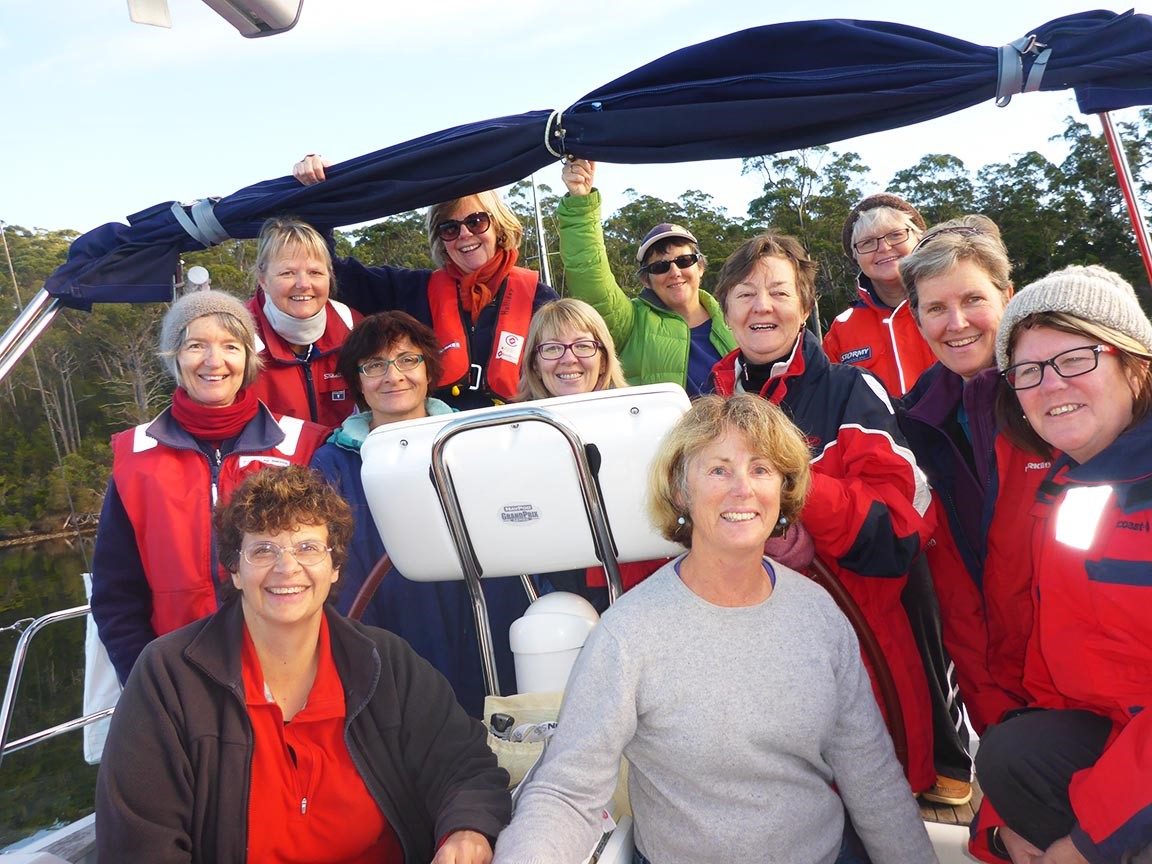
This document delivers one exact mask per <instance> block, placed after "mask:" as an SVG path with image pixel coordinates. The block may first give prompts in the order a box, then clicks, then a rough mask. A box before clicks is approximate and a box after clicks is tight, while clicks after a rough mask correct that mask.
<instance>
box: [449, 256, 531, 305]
mask: <svg viewBox="0 0 1152 864" xmlns="http://www.w3.org/2000/svg"><path fill="white" fill-rule="evenodd" d="M519 257H520V253H519V252H518V251H517V250H515V249H497V250H496V254H495V255H493V256H492V257H491V258H489V259H488V263H486V264H485V265H484V266H483V267H481V268H480V269H479V270H473V271H472V272H471V273H465V272H464V271H463V270H461V269H460V268H459V267H458V266H456V262H455V261H453V260H452V259H451V258H449V259H448V261H447V263H445V265H444V272H446V273H447V274H448V275H449V276H451V277H452V278H453V279H455V280H456V281H457V283H459V285H460V305H461V306H462V307H463V308H464V311H465V312H467V313H468V314H469V315H471V316H472V323H473V324H475V323H476V319H477V318H479V317H480V310H481V309H483V308H484V307H485V306H487V305H488V304H489V303H491V302H492V299H493V298H494V297H495V296H496V292H497V291H499V290H500V286H501V285H503V284H504V280H505V279H507V278H508V274H509V273H510V272H512V268H513V267H514V266H515V265H516V259H517V258H519Z"/></svg>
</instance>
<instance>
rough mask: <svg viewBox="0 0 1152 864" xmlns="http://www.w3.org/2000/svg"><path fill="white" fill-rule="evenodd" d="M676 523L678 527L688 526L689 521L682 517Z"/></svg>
mask: <svg viewBox="0 0 1152 864" xmlns="http://www.w3.org/2000/svg"><path fill="white" fill-rule="evenodd" d="M676 523H677V524H678V525H686V524H687V523H688V520H687V519H685V518H684V517H683V516H681V517H680V518H679V519H677V520H676Z"/></svg>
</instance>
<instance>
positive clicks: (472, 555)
mask: <svg viewBox="0 0 1152 864" xmlns="http://www.w3.org/2000/svg"><path fill="white" fill-rule="evenodd" d="M524 422H536V423H543V424H545V425H546V426H551V427H552V428H553V429H556V430H557V431H558V432H559V433H560V434H561V435H563V436H564V439H565V441H567V442H568V446H569V447H570V448H571V450H572V460H573V462H574V463H575V466H576V475H577V478H578V479H579V481H580V492H581V494H582V496H583V498H584V512H585V514H586V515H587V517H588V527H589V528H590V529H591V530H592V541H593V544H594V546H595V549H596V555H597V557H598V558H599V559H600V562H601V563H602V564H603V565H604V573H605V575H606V576H607V581H608V597H609V602H612V603H615V602H616V600H617V599H618V598H619V597H620V595H621V594H622V593H623V584H622V583H621V580H620V566H619V564H618V563H617V560H616V549H615V545H614V543H613V541H612V533H611V531H610V530H609V528H608V516H607V513H606V512H605V509H604V500H603V498H602V497H601V495H600V490H599V488H598V487H597V486H596V482H595V478H594V475H593V471H592V466H591V465H590V464H589V463H588V453H587V451H586V450H585V449H584V442H583V440H581V438H580V434H579V433H578V432H577V431H576V429H575V427H573V426H572V424H570V423H569V422H568V421H567V420H565V419H564V418H563V417H560V416H559V415H557V414H554V413H553V412H551V411H548V410H546V409H544V408H540V407H537V406H534V405H516V406H509V407H507V408H505V409H502V410H500V411H492V412H491V413H487V412H485V413H484V414H483V415H482V416H479V417H470V416H468V415H467V414H462V415H460V417H458V418H456V419H454V420H449V421H448V422H447V423H445V424H444V426H443V428H442V429H441V430H440V431H439V432H438V433H437V435H436V438H435V440H433V442H432V483H433V485H434V486H435V487H436V492H437V494H438V495H439V498H440V506H441V507H442V508H443V510H444V518H445V520H446V521H447V522H448V532H449V534H451V535H452V542H453V544H454V545H455V547H456V556H457V557H458V558H459V559H460V568H461V569H462V570H463V572H464V581H465V582H466V583H467V585H468V593H469V594H471V596H472V615H473V618H474V619H475V621H476V641H477V642H478V643H479V645H480V661H481V665H482V667H483V670H484V684H485V687H486V688H487V691H488V693H489V694H490V695H493V696H499V695H500V681H499V679H498V677H497V675H496V659H495V650H494V649H493V647H492V625H491V624H490V623H489V621H488V604H487V603H486V601H485V598H484V591H483V589H482V588H481V587H480V577H481V575H482V574H481V572H480V562H479V561H478V560H477V559H476V550H475V549H474V548H473V547H472V542H471V541H470V540H469V538H468V529H467V526H466V525H465V524H464V513H463V511H462V510H461V508H460V501H459V499H458V498H457V497H456V486H455V484H454V483H453V481H452V474H451V472H449V471H448V468H447V466H446V465H445V464H444V448H445V447H446V446H447V444H448V442H449V441H450V440H452V438H454V437H455V436H457V435H459V434H460V433H461V432H467V431H468V430H470V429H484V428H487V427H490V426H509V425H512V424H514V423H524Z"/></svg>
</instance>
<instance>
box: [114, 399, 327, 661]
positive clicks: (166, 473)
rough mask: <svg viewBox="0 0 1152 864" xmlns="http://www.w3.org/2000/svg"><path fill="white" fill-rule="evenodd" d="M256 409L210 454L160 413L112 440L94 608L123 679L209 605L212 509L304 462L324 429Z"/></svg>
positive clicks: (212, 592)
mask: <svg viewBox="0 0 1152 864" xmlns="http://www.w3.org/2000/svg"><path fill="white" fill-rule="evenodd" d="M327 434H328V433H327V430H326V429H325V428H324V427H322V426H318V425H316V424H315V423H307V422H305V421H302V420H297V419H296V418H293V417H280V418H277V417H274V416H273V415H272V414H271V413H270V412H269V411H268V409H267V408H266V407H264V406H263V405H261V406H260V408H259V411H258V413H257V414H256V416H255V417H254V418H253V419H252V420H251V421H249V423H248V425H247V426H245V427H244V429H243V430H242V431H241V433H240V435H239V436H238V437H237V438H236V439H235V443H234V445H233V447H232V450H231V451H230V452H228V453H227V454H225V455H220V454H217V458H216V459H215V460H210V459H209V457H208V456H207V455H205V453H204V452H203V451H202V450H201V449H200V446H199V444H198V442H197V441H196V439H195V438H193V437H192V436H191V435H190V434H189V433H188V432H187V431H185V429H184V428H183V427H182V426H180V424H179V423H177V422H176V421H175V420H174V419H172V414H171V409H168V410H165V411H164V412H162V413H161V414H160V416H159V417H157V418H156V419H155V420H153V421H152V422H151V423H144V424H142V425H140V426H137V427H135V428H134V429H129V430H127V431H126V432H121V433H119V434H117V435H115V436H113V438H112V452H113V461H112V479H111V481H110V482H109V484H108V494H107V495H106V496H105V501H104V509H103V510H102V512H101V514H100V531H99V533H98V534H97V536H96V550H95V553H94V559H93V567H92V615H93V617H94V618H95V619H96V624H97V626H98V628H99V632H100V638H101V639H102V640H103V642H104V644H105V646H106V647H107V648H108V654H109V657H110V658H111V660H112V663H113V665H114V666H115V667H116V672H117V674H118V675H119V676H120V679H121V680H122V681H123V680H126V679H127V677H128V672H129V671H130V670H131V668H132V665H133V664H134V663H135V662H136V658H137V657H138V656H139V654H140V651H141V650H142V649H143V648H144V646H145V645H146V644H147V643H148V642H150V641H151V640H152V639H154V638H155V637H157V636H160V635H162V634H164V633H168V632H170V631H172V630H175V629H177V628H179V627H183V626H184V625H185V624H188V623H190V622H192V621H195V620H197V619H198V618H202V617H204V616H205V615H208V614H210V613H212V612H215V611H216V581H217V580H218V579H219V578H222V576H223V573H222V572H221V570H220V567H219V565H218V562H217V560H216V548H215V536H214V534H213V531H212V508H213V506H214V505H215V504H216V502H217V500H223V501H227V500H228V498H229V496H231V494H232V490H234V489H235V488H236V486H237V485H239V483H240V481H242V480H243V479H244V478H245V477H247V476H248V475H249V474H251V473H252V472H253V471H258V470H260V469H261V468H263V467H265V466H266V465H280V466H283V465H289V464H296V465H307V464H308V462H309V460H310V459H311V458H312V454H313V452H315V450H316V448H317V447H319V446H320V445H321V444H322V443H323V442H324V439H325V437H326V436H327Z"/></svg>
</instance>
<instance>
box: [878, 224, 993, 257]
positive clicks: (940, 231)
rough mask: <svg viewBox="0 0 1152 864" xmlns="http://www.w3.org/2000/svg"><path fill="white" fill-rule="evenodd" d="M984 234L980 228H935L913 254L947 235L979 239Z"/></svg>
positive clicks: (914, 249) (962, 226)
mask: <svg viewBox="0 0 1152 864" xmlns="http://www.w3.org/2000/svg"><path fill="white" fill-rule="evenodd" d="M983 233H984V232H983V231H981V230H980V229H979V228H972V227H970V226H968V225H953V226H952V227H950V228H934V229H933V230H931V231H929V232H928V233H927V234H925V235H924V236H923V237H921V238H920V242H919V243H917V244H916V245H915V247H913V249H912V252H913V254H915V253H916V252H919V251H920V250H921V249H923V248H924V247H925V246H927V245H928V244H929V243H931V242H932V241H933V240H935V239H936V238H937V237H943V236H944V235H945V234H956V235H958V236H960V237H979V236H980V235H981V234H983ZM888 245H890V246H895V245H896V244H895V243H889V244H888Z"/></svg>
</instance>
